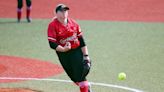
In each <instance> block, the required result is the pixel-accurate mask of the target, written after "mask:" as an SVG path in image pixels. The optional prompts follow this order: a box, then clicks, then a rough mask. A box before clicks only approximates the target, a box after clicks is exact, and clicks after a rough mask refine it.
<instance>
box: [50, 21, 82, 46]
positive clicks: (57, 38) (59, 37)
mask: <svg viewBox="0 0 164 92" xmlns="http://www.w3.org/2000/svg"><path fill="white" fill-rule="evenodd" d="M81 36H82V32H81V29H80V26H79V25H78V24H77V23H76V22H75V21H74V20H72V19H70V18H68V22H67V25H63V24H62V23H60V22H59V21H58V20H57V18H55V19H54V20H53V21H52V22H50V24H49V26H48V40H49V41H51V42H55V43H57V44H58V45H61V46H65V44H66V42H70V43H71V48H72V49H75V48H77V47H79V46H80V41H79V40H78V38H79V37H81Z"/></svg>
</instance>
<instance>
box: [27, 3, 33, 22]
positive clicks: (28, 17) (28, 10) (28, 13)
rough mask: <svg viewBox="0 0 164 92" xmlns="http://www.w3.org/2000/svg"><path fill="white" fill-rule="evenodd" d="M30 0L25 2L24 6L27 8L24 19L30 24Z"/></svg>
mask: <svg viewBox="0 0 164 92" xmlns="http://www.w3.org/2000/svg"><path fill="white" fill-rule="evenodd" d="M31 4H32V2H31V0H26V6H27V9H26V18H27V21H28V22H31V17H30V13H31V8H32V7H31Z"/></svg>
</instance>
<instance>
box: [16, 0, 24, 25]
mask: <svg viewBox="0 0 164 92" xmlns="http://www.w3.org/2000/svg"><path fill="white" fill-rule="evenodd" d="M17 2H18V5H17V19H18V22H20V20H21V17H22V7H23V1H22V0H17Z"/></svg>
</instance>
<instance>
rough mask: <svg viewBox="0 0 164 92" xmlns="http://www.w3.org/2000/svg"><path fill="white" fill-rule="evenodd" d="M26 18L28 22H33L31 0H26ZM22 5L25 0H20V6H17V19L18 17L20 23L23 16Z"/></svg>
mask: <svg viewBox="0 0 164 92" xmlns="http://www.w3.org/2000/svg"><path fill="white" fill-rule="evenodd" d="M26 6H27V9H26V19H27V22H31V19H30V12H31V0H26ZM22 7H23V0H18V6H17V19H18V23H19V22H20V20H21V16H22Z"/></svg>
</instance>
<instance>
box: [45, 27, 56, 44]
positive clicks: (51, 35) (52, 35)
mask: <svg viewBox="0 0 164 92" xmlns="http://www.w3.org/2000/svg"><path fill="white" fill-rule="evenodd" d="M47 34H48V41H51V42H55V43H56V42H57V40H56V32H55V28H54V26H53V25H52V24H49V26H48V33H47Z"/></svg>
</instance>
